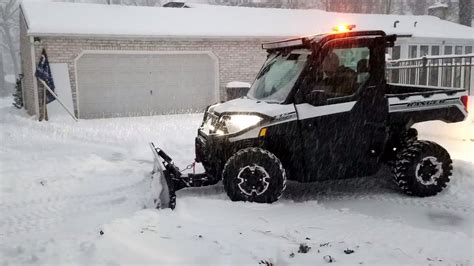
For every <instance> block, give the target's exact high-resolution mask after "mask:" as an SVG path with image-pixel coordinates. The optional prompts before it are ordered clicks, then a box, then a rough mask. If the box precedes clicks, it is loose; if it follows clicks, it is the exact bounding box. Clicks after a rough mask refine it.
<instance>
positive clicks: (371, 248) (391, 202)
mask: <svg viewBox="0 0 474 266" xmlns="http://www.w3.org/2000/svg"><path fill="white" fill-rule="evenodd" d="M471 100H472V99H471ZM10 106H11V99H1V100H0V126H1V127H0V265H15V264H27V263H32V264H58V265H64V264H87V265H89V264H106V265H121V264H153V265H169V264H176V263H179V264H182V265H185V264H200V265H222V264H246V265H258V264H259V262H260V261H267V262H271V263H273V264H274V265H297V264H307V265H319V264H325V263H327V261H326V260H325V259H324V257H325V256H326V255H329V256H331V257H332V258H333V259H334V260H335V263H336V264H369V265H380V264H381V263H387V264H394V265H399V264H402V263H403V264H423V265H427V264H434V265H445V264H451V265H454V264H456V265H470V264H472V263H473V262H474V260H473V255H472V254H473V245H474V241H473V226H474V216H473V214H474V203H473V193H472V192H473V191H474V124H473V123H474V121H473V118H472V117H471V118H470V119H469V121H466V122H464V123H462V124H456V125H452V124H451V125H446V124H443V123H439V122H431V123H427V124H425V125H420V126H418V129H419V130H420V135H421V138H425V139H431V140H435V141H437V142H439V143H440V144H442V145H443V146H445V147H446V148H447V149H448V150H449V151H450V152H451V154H452V157H453V159H454V174H453V177H452V182H451V183H450V185H449V187H448V189H447V190H446V191H444V192H443V193H441V194H440V195H438V196H436V197H432V198H413V197H408V196H405V195H403V194H401V193H400V192H399V191H398V189H397V188H396V187H395V185H394V184H393V182H391V180H390V178H389V172H388V170H387V169H383V170H382V171H380V173H379V174H377V175H376V176H374V177H365V178H360V179H353V180H345V181H337V182H324V183H317V184H309V185H308V184H306V185H302V184H298V183H290V184H289V186H288V188H287V190H286V193H285V195H284V197H283V198H282V199H281V200H280V201H278V202H277V203H276V204H272V205H263V204H252V203H242V202H231V201H230V200H228V199H227V196H226V195H225V193H224V191H223V188H222V186H221V185H217V186H214V187H208V188H200V189H197V188H196V189H188V190H183V191H180V192H179V193H178V207H177V209H176V210H175V211H171V210H147V209H144V208H143V202H144V198H145V195H146V194H147V192H148V185H149V177H148V174H149V172H150V170H151V169H152V154H151V152H150V151H149V147H148V142H149V141H155V142H157V143H158V144H159V145H160V146H162V147H163V148H164V149H165V150H166V151H168V152H169V153H170V154H171V155H172V156H173V157H174V158H175V160H176V162H177V164H178V165H186V164H187V163H189V162H190V161H191V160H192V159H193V155H194V151H193V147H194V145H193V139H194V136H195V133H196V128H197V127H198V125H199V123H200V120H201V115H199V114H195V115H194V114H193V115H175V116H155V117H138V118H117V119H103V120H81V121H79V122H77V123H76V122H74V121H72V120H71V119H69V118H67V117H65V118H63V119H56V120H55V121H52V122H48V123H44V122H36V121H34V119H33V118H30V117H27V116H26V115H25V114H24V112H23V111H21V110H17V109H14V108H13V107H10ZM100 232H102V234H101V233H100ZM300 244H306V245H308V246H310V247H311V249H310V250H309V252H308V253H298V249H299V246H300ZM346 249H350V250H354V253H352V254H345V253H344V250H346ZM325 258H326V259H328V258H329V257H327V256H326V257H325Z"/></svg>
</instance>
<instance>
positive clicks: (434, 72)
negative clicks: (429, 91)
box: [428, 45, 441, 86]
mask: <svg viewBox="0 0 474 266" xmlns="http://www.w3.org/2000/svg"><path fill="white" fill-rule="evenodd" d="M439 52H440V50H439V45H433V46H431V55H433V56H437V55H439ZM431 62H432V64H434V66H435V67H431V68H429V69H428V71H429V73H430V74H429V76H430V80H429V83H428V84H429V85H430V86H438V79H439V70H440V69H439V68H438V66H439V65H440V64H441V60H440V59H434V60H432V61H431Z"/></svg>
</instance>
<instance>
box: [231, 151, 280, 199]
mask: <svg viewBox="0 0 474 266" xmlns="http://www.w3.org/2000/svg"><path fill="white" fill-rule="evenodd" d="M222 178H223V183H224V189H225V191H226V192H227V195H228V196H229V198H230V199H231V200H232V201H250V202H258V203H272V202H275V201H277V200H278V199H279V198H280V197H281V195H282V193H283V191H284V190H285V188H286V172H285V169H284V168H283V165H282V163H281V162H280V160H279V159H278V158H277V157H276V156H275V155H274V154H273V153H271V152H269V151H267V150H264V149H261V148H246V149H242V150H239V151H238V152H237V153H235V154H234V155H233V156H232V157H230V158H229V160H228V161H227V163H226V164H225V166H224V170H223V172H222Z"/></svg>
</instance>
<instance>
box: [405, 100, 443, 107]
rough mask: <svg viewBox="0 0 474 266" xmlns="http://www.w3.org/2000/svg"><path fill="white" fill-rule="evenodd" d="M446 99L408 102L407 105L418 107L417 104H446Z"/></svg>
mask: <svg viewBox="0 0 474 266" xmlns="http://www.w3.org/2000/svg"><path fill="white" fill-rule="evenodd" d="M444 103H446V100H433V101H425V102H412V103H408V104H407V107H417V106H429V105H436V104H444Z"/></svg>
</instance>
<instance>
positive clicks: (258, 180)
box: [237, 164, 270, 196]
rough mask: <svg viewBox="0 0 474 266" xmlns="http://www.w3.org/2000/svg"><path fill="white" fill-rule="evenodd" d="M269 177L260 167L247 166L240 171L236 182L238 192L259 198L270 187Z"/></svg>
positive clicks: (254, 165) (255, 165)
mask: <svg viewBox="0 0 474 266" xmlns="http://www.w3.org/2000/svg"><path fill="white" fill-rule="evenodd" d="M269 179H270V175H269V174H268V172H267V171H266V170H265V168H263V167H262V166H260V165H257V164H253V165H247V166H245V167H243V168H241V169H240V171H239V173H238V175H237V180H238V182H239V183H238V184H237V185H238V187H239V189H240V191H241V192H242V193H243V194H245V195H247V196H252V195H255V196H260V195H262V194H263V193H265V192H266V191H267V190H268V187H269V186H270V182H269Z"/></svg>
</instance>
